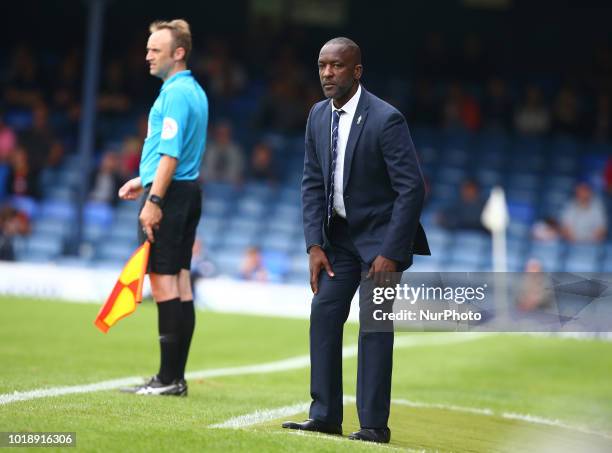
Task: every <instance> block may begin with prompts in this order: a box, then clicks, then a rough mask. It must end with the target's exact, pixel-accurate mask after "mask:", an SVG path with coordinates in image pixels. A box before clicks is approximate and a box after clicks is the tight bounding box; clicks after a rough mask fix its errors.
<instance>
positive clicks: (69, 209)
mask: <svg viewBox="0 0 612 453" xmlns="http://www.w3.org/2000/svg"><path fill="white" fill-rule="evenodd" d="M39 213H40V216H41V217H49V218H54V219H61V220H65V221H66V222H74V221H75V219H76V208H75V206H74V205H73V204H72V203H69V202H66V201H56V200H54V201H51V200H46V201H43V202H42V203H41V204H40V211H39Z"/></svg>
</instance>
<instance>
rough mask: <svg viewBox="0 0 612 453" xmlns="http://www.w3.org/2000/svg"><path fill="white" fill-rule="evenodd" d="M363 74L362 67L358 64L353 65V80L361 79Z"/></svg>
mask: <svg viewBox="0 0 612 453" xmlns="http://www.w3.org/2000/svg"><path fill="white" fill-rule="evenodd" d="M362 73H363V66H361V65H360V64H357V65H355V70H354V71H353V77H355V80H359V79H361V74H362Z"/></svg>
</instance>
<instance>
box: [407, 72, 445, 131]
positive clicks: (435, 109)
mask: <svg viewBox="0 0 612 453" xmlns="http://www.w3.org/2000/svg"><path fill="white" fill-rule="evenodd" d="M411 105H412V107H411V108H410V112H409V115H408V122H409V123H410V124H418V125H425V126H438V125H439V124H440V104H439V102H438V100H437V99H436V96H435V93H434V90H433V86H432V85H431V83H430V81H429V80H427V79H421V80H419V81H418V82H417V84H416V89H415V92H414V100H413V102H412V103H411Z"/></svg>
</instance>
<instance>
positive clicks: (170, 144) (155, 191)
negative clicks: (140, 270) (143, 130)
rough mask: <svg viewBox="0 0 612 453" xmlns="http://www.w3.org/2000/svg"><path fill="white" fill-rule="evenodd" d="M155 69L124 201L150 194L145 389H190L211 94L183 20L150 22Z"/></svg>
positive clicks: (145, 217)
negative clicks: (150, 321) (194, 69)
mask: <svg viewBox="0 0 612 453" xmlns="http://www.w3.org/2000/svg"><path fill="white" fill-rule="evenodd" d="M150 32H151V35H150V37H149V40H148V42H147V57H146V60H147V63H148V64H149V72H150V73H151V75H153V76H155V77H159V78H160V79H162V80H163V81H164V83H163V85H162V87H161V90H160V93H159V96H158V97H157V99H156V100H155V103H154V104H153V107H152V108H151V111H150V113H149V128H148V132H147V138H146V139H145V142H144V146H143V149H142V156H141V159H140V176H139V177H137V178H134V179H131V180H130V181H128V182H127V183H125V184H124V185H123V187H121V189H119V197H120V198H121V199H123V200H135V199H137V198H138V197H139V196H140V195H141V194H142V193H143V192H144V194H145V196H144V197H143V203H142V206H141V209H140V216H139V220H140V228H139V231H138V232H139V240H140V242H141V243H142V242H144V241H145V240H149V241H150V242H151V254H150V258H149V269H148V270H149V277H150V280H151V289H152V292H153V298H154V299H155V302H156V305H157V310H158V320H159V322H158V328H159V344H160V350H161V364H160V368H159V372H158V373H157V374H156V375H155V376H153V377H152V378H150V379H149V380H148V381H147V382H145V383H144V384H143V385H139V386H136V387H131V388H128V389H123V390H124V391H128V392H132V393H136V394H140V395H180V396H185V395H187V383H186V381H185V377H184V373H185V364H186V363H187V356H188V354H189V345H190V344H191V337H192V335H193V330H194V327H195V310H194V305H193V293H192V291H191V284H190V264H191V250H192V247H193V243H194V240H195V234H196V227H197V225H198V221H199V220H200V214H201V206H202V200H201V191H200V186H199V184H198V183H197V179H198V176H199V168H200V162H201V161H202V155H203V153H204V148H205V144H206V129H207V123H208V99H207V98H206V94H205V93H204V90H203V89H202V87H201V86H200V85H199V84H198V82H197V81H196V80H195V79H194V78H193V76H192V75H191V71H188V70H187V59H188V58H189V54H190V52H191V31H190V28H189V24H188V23H187V22H186V21H184V20H182V19H177V20H172V21H169V22H163V21H158V22H154V23H152V24H151V26H150Z"/></svg>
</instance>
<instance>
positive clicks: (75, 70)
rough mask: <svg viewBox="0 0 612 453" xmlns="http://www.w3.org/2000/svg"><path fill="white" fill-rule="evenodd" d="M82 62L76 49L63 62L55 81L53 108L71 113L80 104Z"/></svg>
mask: <svg viewBox="0 0 612 453" xmlns="http://www.w3.org/2000/svg"><path fill="white" fill-rule="evenodd" d="M80 70H81V60H80V57H79V53H78V51H77V50H76V49H73V50H72V51H70V52H69V53H68V54H67V55H66V56H65V57H64V59H63V60H62V62H61V64H60V67H59V76H58V77H57V79H56V80H55V81H54V92H53V106H54V107H55V108H58V109H60V110H65V111H69V110H70V109H72V108H74V106H75V104H78V94H79V90H80V89H81V84H80V80H79V72H80Z"/></svg>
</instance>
